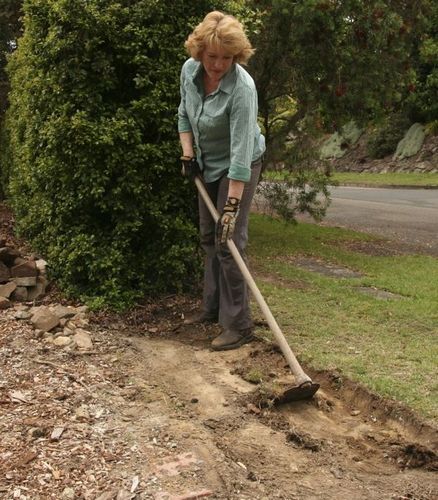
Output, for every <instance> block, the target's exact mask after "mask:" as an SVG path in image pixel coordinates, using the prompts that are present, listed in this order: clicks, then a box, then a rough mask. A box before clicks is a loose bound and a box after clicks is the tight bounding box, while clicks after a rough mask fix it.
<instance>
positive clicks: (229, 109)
mask: <svg viewBox="0 0 438 500" xmlns="http://www.w3.org/2000/svg"><path fill="white" fill-rule="evenodd" d="M202 75H203V67H202V64H201V63H200V62H198V61H195V60H194V59H188V60H187V61H186V62H185V63H184V65H183V67H182V71H181V103H180V105H179V108H178V131H179V132H192V133H193V137H194V141H195V145H196V156H197V159H198V162H199V164H200V167H201V169H202V170H203V176H204V180H205V182H214V181H216V180H218V179H219V178H220V177H221V176H222V175H223V174H224V173H226V172H228V178H230V179H234V180H238V181H243V182H248V181H249V180H250V177H251V163H252V162H253V161H255V160H257V159H259V158H260V157H261V156H262V155H263V153H264V151H265V138H264V137H263V135H262V134H261V132H260V127H259V126H258V124H257V111H258V105H257V90H256V88H255V84H254V80H253V79H252V78H251V76H250V75H249V74H248V73H247V72H246V71H245V70H244V69H243V68H242V66H240V65H239V64H233V66H232V67H231V69H230V71H229V72H228V73H227V74H226V75H225V76H224V77H223V78H222V79H221V81H220V84H219V87H218V88H217V89H216V90H215V91H214V92H213V93H212V94H210V95H207V96H205V95H204V87H203V80H202Z"/></svg>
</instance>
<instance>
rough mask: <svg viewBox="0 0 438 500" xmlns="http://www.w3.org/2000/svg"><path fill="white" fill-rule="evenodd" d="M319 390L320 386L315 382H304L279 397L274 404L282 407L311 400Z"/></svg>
mask: <svg viewBox="0 0 438 500" xmlns="http://www.w3.org/2000/svg"><path fill="white" fill-rule="evenodd" d="M318 389H319V384H315V382H304V383H303V384H301V385H298V386H296V387H292V388H290V389H287V390H286V391H284V392H283V394H282V395H281V396H277V397H276V398H275V399H274V401H273V402H274V404H275V405H281V404H284V403H290V402H292V401H301V400H303V399H310V398H312V397H313V395H314V394H315V393H316V391H317V390H318Z"/></svg>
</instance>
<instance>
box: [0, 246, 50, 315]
mask: <svg viewBox="0 0 438 500" xmlns="http://www.w3.org/2000/svg"><path fill="white" fill-rule="evenodd" d="M46 267H47V262H46V261H45V260H43V259H39V258H37V257H35V256H30V257H26V256H24V255H23V254H21V253H20V252H19V251H18V250H16V249H15V248H12V247H9V246H5V241H4V240H0V309H6V308H8V307H10V306H11V305H12V304H11V301H17V302H33V301H35V300H37V299H40V298H42V297H43V296H44V294H45V293H46V287H47V285H48V279H47V275H46Z"/></svg>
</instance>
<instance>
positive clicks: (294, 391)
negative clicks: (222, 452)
mask: <svg viewBox="0 0 438 500" xmlns="http://www.w3.org/2000/svg"><path fill="white" fill-rule="evenodd" d="M195 184H196V187H197V188H198V191H199V193H200V195H201V196H202V199H203V200H204V202H205V204H206V205H207V207H208V210H209V212H210V214H211V216H212V217H213V219H214V221H215V222H216V223H217V221H218V220H219V214H218V212H217V210H216V207H215V206H214V205H213V202H212V201H211V199H210V196H209V195H208V193H207V191H206V189H205V187H204V184H203V182H202V179H201V178H200V177H199V176H196V177H195ZM227 245H228V249H229V250H230V252H231V255H232V256H233V258H234V260H235V261H236V264H237V265H238V267H239V269H240V271H241V272H242V274H243V277H244V278H245V281H246V282H247V284H248V286H249V288H250V290H251V292H252V293H253V295H254V298H255V299H256V301H257V303H258V305H259V307H260V309H261V310H262V312H263V314H264V316H265V318H266V321H267V322H268V325H269V327H270V329H271V331H272V333H273V334H274V336H275V339H276V341H277V343H278V345H279V347H280V349H281V352H282V353H283V355H284V357H285V358H286V361H287V362H288V364H289V366H290V368H291V370H292V373H293V375H294V377H295V380H296V385H295V386H294V387H291V388H290V389H287V390H286V391H284V393H283V394H281V395H280V396H278V397H276V398H275V399H274V403H287V402H289V401H299V400H301V399H310V398H311V397H312V396H313V395H314V394H315V392H316V391H317V390H318V389H319V384H316V383H314V382H312V379H311V378H310V377H309V376H308V375H306V374H305V373H304V370H303V369H302V368H301V366H300V364H299V363H298V360H297V358H296V357H295V355H294V353H293V352H292V350H291V348H290V347H289V344H288V343H287V341H286V338H285V336H284V334H283V332H282V331H281V330H280V327H279V326H278V323H277V321H276V320H275V318H274V316H273V315H272V313H271V310H270V309H269V307H268V304H267V303H266V301H265V299H264V298H263V296H262V294H261V293H260V290H259V289H258V287H257V285H256V282H255V281H254V279H253V277H252V276H251V274H250V272H249V270H248V267H247V266H246V264H245V261H244V260H243V259H242V257H241V255H240V253H239V250H238V249H237V247H236V245H235V243H234V241H233V240H232V239H229V240H227Z"/></svg>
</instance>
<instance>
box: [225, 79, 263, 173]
mask: <svg viewBox="0 0 438 500" xmlns="http://www.w3.org/2000/svg"><path fill="white" fill-rule="evenodd" d="M256 125H257V93H256V90H255V88H251V87H250V86H248V85H244V86H242V87H240V88H239V89H238V90H237V91H236V92H235V94H234V96H233V99H232V103H231V109H230V169H229V172H228V178H229V179H233V180H237V181H243V182H248V181H249V180H250V178H251V163H252V156H253V152H254V135H255V132H256Z"/></svg>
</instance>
